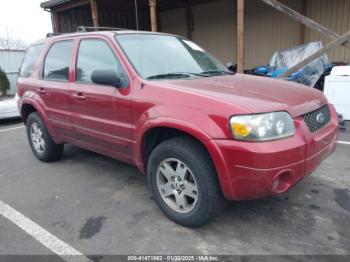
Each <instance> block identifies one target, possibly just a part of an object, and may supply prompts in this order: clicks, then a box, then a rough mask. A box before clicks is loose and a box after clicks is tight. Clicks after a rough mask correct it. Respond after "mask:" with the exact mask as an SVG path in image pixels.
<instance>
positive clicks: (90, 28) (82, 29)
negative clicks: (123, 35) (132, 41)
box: [77, 26, 133, 32]
mask: <svg viewBox="0 0 350 262" xmlns="http://www.w3.org/2000/svg"><path fill="white" fill-rule="evenodd" d="M101 30H102V31H104V30H105V31H121V30H128V31H130V30H132V29H126V28H119V27H103V26H100V27H93V26H78V28H77V32H89V31H101ZM132 31H133V30H132Z"/></svg>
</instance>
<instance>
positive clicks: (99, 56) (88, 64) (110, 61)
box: [76, 39, 128, 87]
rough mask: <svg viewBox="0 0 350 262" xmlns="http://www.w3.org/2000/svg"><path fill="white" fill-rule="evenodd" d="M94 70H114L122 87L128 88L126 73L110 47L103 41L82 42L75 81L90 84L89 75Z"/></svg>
mask: <svg viewBox="0 0 350 262" xmlns="http://www.w3.org/2000/svg"><path fill="white" fill-rule="evenodd" d="M95 70H115V72H116V73H117V74H118V76H119V78H120V80H121V83H122V87H126V86H128V78H127V76H126V73H125V72H124V70H123V67H122V65H121V63H120V62H119V60H118V59H117V58H116V56H115V55H114V53H113V51H112V49H111V48H110V46H109V45H108V44H107V43H106V42H105V41H103V40H98V39H86V40H82V41H81V42H80V46H79V52H78V59H77V77H76V81H78V82H85V83H92V81H91V75H92V73H93V72H94V71H95Z"/></svg>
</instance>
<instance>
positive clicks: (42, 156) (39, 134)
mask: <svg viewBox="0 0 350 262" xmlns="http://www.w3.org/2000/svg"><path fill="white" fill-rule="evenodd" d="M26 126H27V137H28V141H29V145H30V148H31V149H32V151H33V153H34V155H35V156H36V157H37V158H38V159H39V160H40V161H43V162H53V161H56V160H58V159H60V158H61V156H62V153H63V148H64V146H63V145H58V144H55V142H54V141H53V140H52V138H51V136H50V134H49V132H48V130H47V128H46V126H45V124H44V122H43V121H42V119H41V118H40V116H39V115H38V113H36V112H34V113H31V114H30V115H29V116H28V118H27V123H26ZM35 131H36V132H35Z"/></svg>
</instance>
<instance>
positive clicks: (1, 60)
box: [0, 50, 25, 95]
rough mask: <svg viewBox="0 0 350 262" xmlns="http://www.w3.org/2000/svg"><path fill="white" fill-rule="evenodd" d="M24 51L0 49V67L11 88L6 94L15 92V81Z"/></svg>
mask: <svg viewBox="0 0 350 262" xmlns="http://www.w3.org/2000/svg"><path fill="white" fill-rule="evenodd" d="M24 54H25V51H8V50H0V67H1V68H2V69H3V70H4V71H5V73H6V75H7V77H8V79H9V81H10V84H11V89H10V90H9V91H8V92H7V93H8V94H10V95H11V94H15V93H16V81H17V78H18V70H19V68H20V66H21V63H22V60H23V57H24Z"/></svg>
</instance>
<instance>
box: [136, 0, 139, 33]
mask: <svg viewBox="0 0 350 262" xmlns="http://www.w3.org/2000/svg"><path fill="white" fill-rule="evenodd" d="M135 18H136V30H137V31H139V10H138V5H137V0H135Z"/></svg>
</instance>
